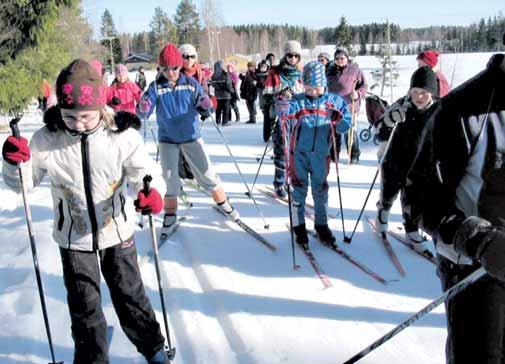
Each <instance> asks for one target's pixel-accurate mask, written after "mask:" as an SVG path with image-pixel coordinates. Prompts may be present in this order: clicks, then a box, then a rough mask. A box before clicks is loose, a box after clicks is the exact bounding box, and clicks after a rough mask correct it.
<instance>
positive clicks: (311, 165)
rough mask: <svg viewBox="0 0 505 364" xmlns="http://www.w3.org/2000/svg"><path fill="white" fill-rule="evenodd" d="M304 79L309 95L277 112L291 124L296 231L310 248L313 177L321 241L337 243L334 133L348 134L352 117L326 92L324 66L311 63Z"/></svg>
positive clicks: (281, 102) (280, 104)
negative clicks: (331, 202)
mask: <svg viewBox="0 0 505 364" xmlns="http://www.w3.org/2000/svg"><path fill="white" fill-rule="evenodd" d="M302 80H303V85H304V87H305V93H304V94H298V95H295V96H294V97H293V98H292V99H291V100H290V101H287V100H278V101H277V103H276V111H277V113H278V115H279V117H280V119H281V123H287V125H285V127H286V126H287V128H285V129H286V130H287V131H289V138H288V141H289V156H288V158H289V159H288V160H289V165H288V166H287V168H288V173H290V175H291V179H292V187H293V199H294V202H293V203H292V205H293V216H292V218H293V230H294V233H295V235H296V242H297V243H298V244H300V245H301V246H302V247H303V248H305V249H307V248H308V242H309V239H308V236H307V230H306V227H305V198H306V196H307V189H308V187H309V175H310V186H311V188H312V196H313V199H314V205H315V206H314V207H315V223H314V224H315V226H314V227H315V230H316V232H317V234H318V236H319V239H320V240H321V241H323V242H325V243H327V244H334V243H335V237H334V236H333V234H332V232H331V230H330V229H329V227H328V217H327V204H328V182H327V176H328V171H329V161H330V156H329V153H330V146H331V133H332V132H333V129H334V128H336V129H337V131H338V132H340V133H345V132H346V131H347V129H349V127H350V125H351V114H350V112H349V110H348V108H347V105H346V103H345V101H344V99H343V98H342V97H340V96H338V95H336V94H331V93H328V92H326V87H327V81H326V75H325V69H324V65H323V64H322V63H320V62H318V61H312V62H309V63H307V65H305V67H304V68H303V75H302Z"/></svg>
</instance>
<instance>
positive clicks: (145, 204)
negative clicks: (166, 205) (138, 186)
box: [134, 188, 163, 215]
mask: <svg viewBox="0 0 505 364" xmlns="http://www.w3.org/2000/svg"><path fill="white" fill-rule="evenodd" d="M134 204H135V210H136V211H138V212H140V213H142V215H149V214H155V215H156V214H159V213H160V212H161V210H163V199H162V198H161V196H160V193H159V192H158V191H157V190H156V189H155V188H151V189H150V190H149V193H148V194H147V196H146V195H145V193H144V191H143V190H142V191H139V193H138V194H137V199H136V200H135V202H134Z"/></svg>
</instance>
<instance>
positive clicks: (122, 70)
mask: <svg viewBox="0 0 505 364" xmlns="http://www.w3.org/2000/svg"><path fill="white" fill-rule="evenodd" d="M115 71H116V75H121V76H125V77H128V68H126V66H125V65H124V64H118V65H117V66H116V70H115Z"/></svg>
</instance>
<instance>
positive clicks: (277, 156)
mask: <svg viewBox="0 0 505 364" xmlns="http://www.w3.org/2000/svg"><path fill="white" fill-rule="evenodd" d="M272 122H274V124H273V127H274V128H275V130H274V134H273V137H272V141H273V146H274V148H273V150H274V165H275V174H274V182H273V184H274V187H280V186H283V185H284V140H283V138H282V130H281V123H280V122H279V121H272Z"/></svg>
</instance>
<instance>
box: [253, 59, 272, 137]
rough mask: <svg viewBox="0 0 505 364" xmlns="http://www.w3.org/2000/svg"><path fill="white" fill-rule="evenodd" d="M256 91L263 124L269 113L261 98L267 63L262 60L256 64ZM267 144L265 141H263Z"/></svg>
mask: <svg viewBox="0 0 505 364" xmlns="http://www.w3.org/2000/svg"><path fill="white" fill-rule="evenodd" d="M255 76H256V89H257V90H258V100H259V107H260V109H261V111H262V112H263V124H265V120H267V112H268V114H269V113H270V111H267V105H266V103H265V97H264V96H263V91H264V90H265V81H266V79H267V76H268V64H267V61H265V60H262V61H261V62H260V63H259V64H258V68H257V69H256V74H255ZM265 142H267V140H265Z"/></svg>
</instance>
